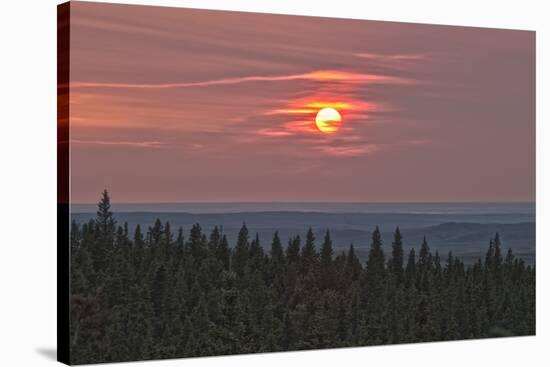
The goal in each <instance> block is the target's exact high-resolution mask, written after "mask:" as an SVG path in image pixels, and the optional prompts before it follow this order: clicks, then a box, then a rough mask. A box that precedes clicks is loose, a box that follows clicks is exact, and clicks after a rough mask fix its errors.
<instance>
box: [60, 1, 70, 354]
mask: <svg viewBox="0 0 550 367" xmlns="http://www.w3.org/2000/svg"><path fill="white" fill-rule="evenodd" d="M69 65H70V3H69V2H66V3H62V4H59V5H57V360H58V361H59V362H61V363H65V364H70V360H71V358H70V244H69V236H70V210H69V209H70V189H69V188H70V186H69V185H70V177H69V176H70V171H69V163H70V159H69V155H70V150H69V149H70V146H69V70H70V69H69Z"/></svg>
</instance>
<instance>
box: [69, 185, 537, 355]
mask: <svg viewBox="0 0 550 367" xmlns="http://www.w3.org/2000/svg"><path fill="white" fill-rule="evenodd" d="M131 237H132V238H130V236H129V234H128V228H127V226H126V225H123V226H120V227H117V226H116V222H115V220H114V218H113V214H112V213H111V211H110V201H109V196H108V194H107V192H104V193H103V194H102V198H101V202H100V203H99V207H98V212H97V218H96V219H95V220H92V221H90V222H88V223H85V224H83V225H78V224H77V223H73V224H72V226H71V237H70V239H71V243H70V245H71V261H72V264H71V265H72V268H71V315H70V316H71V319H70V321H71V330H70V331H71V357H72V361H71V362H72V363H75V364H81V363H97V362H115V361H129V360H140V359H154V358H172V357H193V356H205V355H218V354H234V353H252V352H266V351H283V350H298V349H312V348H331V347H346V346H358V345H376V344H394V343H411V342H423V341H434V340H456V339H472V338H485V337H503V336H511V335H532V334H534V333H535V269H534V268H533V267H531V266H527V265H525V263H524V262H523V260H521V259H519V258H516V257H515V256H514V255H513V253H512V250H508V251H507V253H506V256H505V257H504V258H503V256H502V254H501V251H502V249H501V247H502V244H501V239H500V237H499V235H498V233H497V234H496V235H495V236H494V238H492V239H491V240H490V245H489V250H488V251H487V254H486V256H485V259H484V260H483V261H482V260H481V259H480V260H478V261H477V262H475V263H473V264H471V265H468V266H466V265H465V264H464V263H463V262H462V261H461V260H460V259H458V258H456V257H454V256H453V255H452V254H451V253H449V255H448V257H447V260H446V261H444V263H443V264H442V263H441V262H442V260H441V259H440V256H439V254H438V253H437V252H435V253H434V254H433V255H432V253H431V251H430V248H429V246H428V241H427V240H426V239H424V241H423V242H422V244H421V245H420V249H419V252H418V258H417V256H416V252H415V250H414V249H411V251H410V254H409V256H408V259H407V260H408V261H407V264H406V266H405V268H404V267H403V265H404V262H405V259H404V256H403V238H402V237H401V233H400V232H399V229H396V231H395V234H394V239H393V243H392V247H391V256H389V257H388V258H387V259H386V256H385V254H384V247H383V244H382V239H381V236H380V231H379V230H378V228H376V229H375V230H374V232H373V234H372V242H371V244H370V252H369V256H368V260H367V262H366V264H365V266H362V265H361V263H360V261H359V259H358V258H357V256H356V254H355V248H354V246H353V245H350V247H349V250H348V251H347V252H343V253H341V254H337V256H335V254H333V251H334V250H333V244H332V241H331V238H330V234H329V232H328V231H327V233H326V235H325V237H324V241H323V243H322V245H321V247H320V252H319V253H317V251H316V248H315V238H314V235H313V231H312V230H311V228H310V229H309V230H308V232H307V235H306V241H305V243H304V246H303V247H302V246H301V241H300V237H299V236H296V237H294V238H291V239H290V240H289V242H288V247H287V248H286V251H284V250H283V247H282V244H281V240H280V238H279V236H278V234H277V233H275V234H274V236H273V240H272V242H271V244H270V247H268V249H269V250H267V251H264V248H263V247H262V246H261V244H260V242H259V240H258V237H257V236H255V238H254V239H252V241H250V239H249V233H248V229H247V227H246V225H244V224H243V226H242V228H241V231H240V233H239V236H238V239H237V242H236V244H235V246H234V248H233V249H231V248H230V246H229V243H228V241H227V238H226V237H225V235H224V234H223V231H222V230H221V228H220V227H215V228H214V229H213V230H212V232H211V233H209V234H208V237H207V236H206V234H204V233H203V231H202V228H201V227H200V225H199V224H195V225H193V226H192V228H190V231H189V236H188V237H187V241H185V239H184V232H183V230H182V229H179V230H178V231H177V234H175V235H174V234H173V233H172V231H171V227H170V224H169V223H164V224H163V223H162V222H160V220H157V221H156V222H155V223H154V224H153V226H152V227H149V229H148V231H147V234H146V236H144V234H143V233H142V229H141V228H140V227H139V226H138V227H137V228H136V230H135V233H134V234H133V236H131ZM362 246H365V244H362Z"/></svg>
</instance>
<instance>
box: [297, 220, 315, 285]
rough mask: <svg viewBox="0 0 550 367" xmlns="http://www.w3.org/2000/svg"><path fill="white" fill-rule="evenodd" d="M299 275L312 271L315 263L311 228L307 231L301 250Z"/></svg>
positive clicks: (313, 237)
mask: <svg viewBox="0 0 550 367" xmlns="http://www.w3.org/2000/svg"><path fill="white" fill-rule="evenodd" d="M301 262H302V264H301V269H300V270H301V274H302V275H306V274H308V273H309V272H310V271H312V270H313V268H314V266H315V264H316V262H317V251H316V250H315V236H314V235H313V231H312V230H311V227H310V228H309V229H308V231H307V235H306V243H305V245H304V247H303V248H302V255H301Z"/></svg>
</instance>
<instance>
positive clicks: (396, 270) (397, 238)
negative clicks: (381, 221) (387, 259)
mask: <svg viewBox="0 0 550 367" xmlns="http://www.w3.org/2000/svg"><path fill="white" fill-rule="evenodd" d="M391 271H392V273H393V276H394V278H395V281H396V285H399V284H401V283H402V282H403V272H404V269H403V237H402V236H401V232H400V231H399V227H397V228H396V229H395V232H394V234H393V243H392V259H391Z"/></svg>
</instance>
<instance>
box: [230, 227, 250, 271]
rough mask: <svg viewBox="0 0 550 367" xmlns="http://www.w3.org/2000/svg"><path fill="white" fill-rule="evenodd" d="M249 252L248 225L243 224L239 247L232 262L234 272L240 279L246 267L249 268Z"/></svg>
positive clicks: (236, 247) (237, 246)
mask: <svg viewBox="0 0 550 367" xmlns="http://www.w3.org/2000/svg"><path fill="white" fill-rule="evenodd" d="M248 252H249V243H248V229H247V228H246V224H244V223H243V225H242V227H241V230H240V231H239V236H238V239H237V245H236V246H235V252H234V253H233V261H232V267H233V268H232V270H233V271H234V272H235V273H236V274H237V276H239V277H242V276H243V275H244V273H245V270H246V267H247V266H248Z"/></svg>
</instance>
